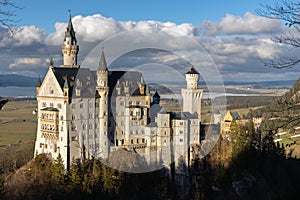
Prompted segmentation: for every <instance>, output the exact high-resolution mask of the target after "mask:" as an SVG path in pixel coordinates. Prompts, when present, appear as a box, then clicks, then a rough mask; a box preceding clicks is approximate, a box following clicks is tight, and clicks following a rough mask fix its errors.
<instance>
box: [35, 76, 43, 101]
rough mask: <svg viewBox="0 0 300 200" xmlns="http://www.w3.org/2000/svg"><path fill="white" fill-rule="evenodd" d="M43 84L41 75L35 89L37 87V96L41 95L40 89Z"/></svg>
mask: <svg viewBox="0 0 300 200" xmlns="http://www.w3.org/2000/svg"><path fill="white" fill-rule="evenodd" d="M41 85H42V81H41V77H40V76H39V78H38V80H37V83H36V87H35V89H36V96H38V95H39V91H40V87H41Z"/></svg>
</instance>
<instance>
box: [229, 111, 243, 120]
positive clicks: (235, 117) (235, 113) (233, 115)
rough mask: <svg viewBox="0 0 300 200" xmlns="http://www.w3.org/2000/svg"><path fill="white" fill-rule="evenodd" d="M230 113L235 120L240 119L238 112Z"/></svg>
mask: <svg viewBox="0 0 300 200" xmlns="http://www.w3.org/2000/svg"><path fill="white" fill-rule="evenodd" d="M230 114H231V116H232V117H233V118H234V119H236V120H240V119H241V116H240V115H239V113H238V112H230Z"/></svg>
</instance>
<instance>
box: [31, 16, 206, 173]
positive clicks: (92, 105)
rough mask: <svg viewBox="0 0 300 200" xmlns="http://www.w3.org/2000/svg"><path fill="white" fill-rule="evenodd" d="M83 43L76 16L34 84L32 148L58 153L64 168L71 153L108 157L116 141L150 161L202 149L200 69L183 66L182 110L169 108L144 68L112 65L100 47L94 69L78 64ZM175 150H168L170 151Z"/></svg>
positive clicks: (191, 156)
mask: <svg viewBox="0 0 300 200" xmlns="http://www.w3.org/2000/svg"><path fill="white" fill-rule="evenodd" d="M78 51H79V46H78V45H77V40H76V36H75V31H74V28H73V25H72V21H71V17H70V19H69V23H68V26H67V30H66V32H65V38H64V41H63V45H62V54H63V64H62V65H61V66H60V67H55V66H54V63H53V61H50V66H49V69H48V71H47V73H46V75H45V77H44V80H43V81H41V80H39V81H38V84H37V87H36V98H37V106H38V108H37V110H38V126H37V136H36V142H35V150H34V154H35V155H38V154H41V153H46V154H49V155H50V156H52V157H53V158H54V159H56V158H57V157H58V155H59V154H60V155H61V157H62V159H63V161H64V165H65V167H66V168H68V167H69V166H70V163H71V160H72V158H75V159H80V160H82V159H89V158H92V157H94V158H102V159H106V158H107V157H109V155H110V153H111V152H113V151H117V150H118V149H126V150H127V151H134V152H136V153H139V154H141V155H143V156H145V158H146V160H147V163H154V162H159V161H163V162H165V163H166V164H169V163H170V162H171V161H172V160H178V159H179V158H181V159H182V160H183V161H184V164H185V165H186V166H189V165H190V164H191V162H192V161H193V159H195V158H196V157H197V156H198V153H197V152H195V149H196V148H192V147H194V146H199V145H200V123H201V97H202V94H203V90H202V89H199V88H198V80H199V73H198V72H197V71H196V70H195V69H194V68H193V67H191V68H190V70H189V71H188V72H187V73H186V74H185V77H186V88H183V89H182V90H181V93H182V98H183V99H182V100H183V104H182V112H167V111H166V110H165V109H164V108H163V107H161V106H160V96H159V94H158V93H157V92H156V93H155V94H154V95H153V96H152V98H151V93H150V89H149V85H148V84H146V83H145V80H144V78H143V76H142V74H141V72H139V71H110V70H109V69H108V67H107V63H106V59H105V53H104V50H103V49H102V52H101V53H100V52H99V54H100V56H99V57H100V58H99V60H100V61H99V65H98V69H97V70H96V71H92V70H90V69H89V68H80V66H79V65H78V64H77V54H78ZM170 152H171V153H170Z"/></svg>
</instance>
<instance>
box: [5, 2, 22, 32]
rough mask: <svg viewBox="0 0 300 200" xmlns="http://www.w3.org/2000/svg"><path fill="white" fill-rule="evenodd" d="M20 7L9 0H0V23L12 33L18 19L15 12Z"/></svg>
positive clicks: (14, 30)
mask: <svg viewBox="0 0 300 200" xmlns="http://www.w3.org/2000/svg"><path fill="white" fill-rule="evenodd" d="M21 9H22V8H21V7H19V6H18V5H17V4H15V3H14V2H12V1H11V0H0V25H2V26H4V27H6V28H8V29H9V31H10V32H11V33H12V34H13V33H15V32H16V29H15V26H16V24H17V23H18V22H19V21H20V20H19V19H18V18H17V12H18V11H19V10H21Z"/></svg>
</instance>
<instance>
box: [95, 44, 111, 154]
mask: <svg viewBox="0 0 300 200" xmlns="http://www.w3.org/2000/svg"><path fill="white" fill-rule="evenodd" d="M96 89H97V91H98V94H99V96H100V98H99V133H98V134H99V155H98V156H100V157H102V158H107V156H108V153H109V133H108V116H109V114H108V92H109V88H108V69H107V64H106V60H105V56H104V49H103V48H102V52H101V58H100V62H99V66H98V70H97V87H96Z"/></svg>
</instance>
